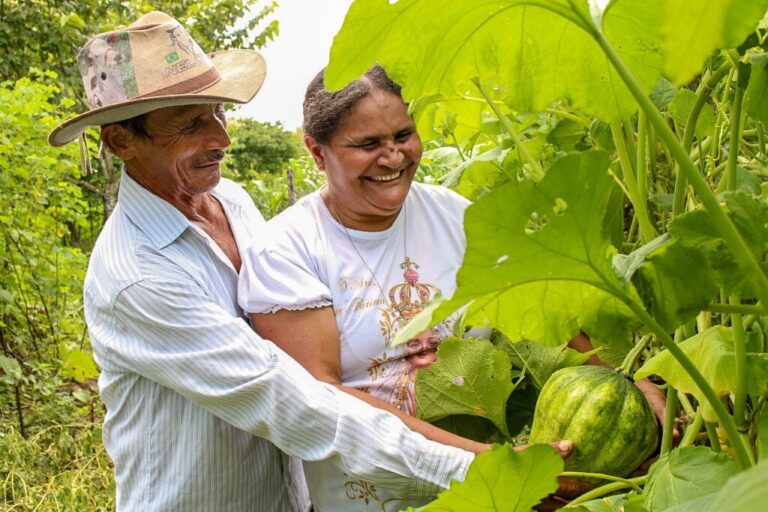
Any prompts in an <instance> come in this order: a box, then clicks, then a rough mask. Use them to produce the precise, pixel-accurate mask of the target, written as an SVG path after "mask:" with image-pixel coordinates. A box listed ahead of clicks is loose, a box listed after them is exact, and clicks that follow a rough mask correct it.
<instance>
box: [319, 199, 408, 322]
mask: <svg viewBox="0 0 768 512" xmlns="http://www.w3.org/2000/svg"><path fill="white" fill-rule="evenodd" d="M328 211H329V212H331V215H332V216H333V218H334V220H335V221H336V222H338V223H339V226H341V229H342V231H344V234H345V235H346V237H347V240H348V241H349V245H351V246H352V249H353V250H354V251H355V254H357V257H358V259H359V260H360V261H361V262H362V263H363V265H364V266H365V268H366V270H368V273H369V274H370V276H371V279H372V280H373V282H374V284H375V285H376V288H378V289H379V292H380V293H381V297H382V298H383V299H384V300H385V301H386V300H387V296H388V295H391V294H387V293H386V292H385V291H384V287H383V286H381V283H380V282H379V279H378V278H377V277H376V273H375V272H374V271H373V269H372V268H371V266H370V265H369V264H368V261H367V260H366V259H365V258H364V257H363V254H362V253H361V252H360V249H358V248H357V244H356V243H355V241H354V240H353V239H352V235H351V234H350V232H349V229H347V226H345V225H344V223H343V222H341V217H339V214H338V213H336V208H334V207H333V203H332V202H331V199H330V194H329V197H328ZM407 221H408V217H407V211H406V208H405V203H403V263H401V264H400V268H406V267H405V266H404V265H405V264H406V262H411V259H410V258H409V257H408V256H407V254H408V239H407V232H408V229H407V228H408V222H407ZM411 265H413V266H415V267H416V268H419V266H418V265H416V263H415V262H411ZM414 272H415V271H414ZM404 275H405V274H404ZM416 279H418V273H417V274H416ZM391 299H392V297H390V301H391V304H390V305H391V306H392V309H394V310H395V311H397V312H398V314H399V313H400V310H399V309H398V308H396V307H394V303H393V302H394V301H392V300H391ZM399 316H400V317H401V318H402V314H400V315H399Z"/></svg>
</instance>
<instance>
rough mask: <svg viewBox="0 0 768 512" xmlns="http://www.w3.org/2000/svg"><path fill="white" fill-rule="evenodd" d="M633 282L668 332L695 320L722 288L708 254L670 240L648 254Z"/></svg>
mask: <svg viewBox="0 0 768 512" xmlns="http://www.w3.org/2000/svg"><path fill="white" fill-rule="evenodd" d="M665 238H666V237H665ZM630 256H631V255H630ZM632 282H633V283H634V284H635V287H636V289H637V292H638V294H639V295H640V296H641V297H642V299H643V302H644V303H645V307H646V309H647V310H648V312H649V313H650V314H651V315H652V316H653V317H654V318H655V319H656V321H657V322H659V324H661V325H662V326H663V327H664V328H665V329H667V330H669V331H672V330H674V329H675V328H676V327H677V326H679V325H682V324H684V323H685V322H687V321H688V320H691V319H693V318H694V317H695V316H696V315H697V314H698V313H699V311H701V310H702V309H704V308H705V307H706V306H707V305H708V304H709V303H710V302H711V301H712V299H713V298H714V297H716V295H717V293H718V291H719V289H718V287H717V285H716V284H715V283H716V276H715V273H714V272H713V271H712V269H710V267H709V264H708V262H707V259H706V257H705V255H704V254H702V253H701V252H700V251H697V250H695V249H692V248H688V247H686V246H684V245H682V244H681V243H679V242H677V241H673V240H669V239H667V240H666V242H665V243H663V244H661V245H660V246H659V247H656V248H654V249H653V250H652V251H650V252H649V253H648V254H647V255H645V258H644V261H643V263H642V265H640V266H639V268H638V269H637V271H636V272H635V273H634V276H633V277H632Z"/></svg>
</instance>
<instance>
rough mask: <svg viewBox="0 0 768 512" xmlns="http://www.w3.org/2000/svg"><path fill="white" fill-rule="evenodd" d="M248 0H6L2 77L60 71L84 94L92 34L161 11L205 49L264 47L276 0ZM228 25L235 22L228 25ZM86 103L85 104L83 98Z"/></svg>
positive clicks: (67, 86) (69, 94) (0, 4)
mask: <svg viewBox="0 0 768 512" xmlns="http://www.w3.org/2000/svg"><path fill="white" fill-rule="evenodd" d="M254 3H256V4H259V3H262V2H260V1H259V0H257V1H256V2H254V1H249V0H202V1H201V0H173V1H171V0H150V1H147V0H61V1H57V2H50V1H48V0H1V1H0V51H1V52H2V54H3V55H4V57H3V59H2V62H0V81H4V80H17V79H19V78H21V77H23V76H26V75H27V74H28V73H29V68H30V66H36V67H40V68H43V69H50V70H53V71H55V72H56V73H57V74H58V75H59V79H58V82H59V83H60V84H61V92H62V96H63V97H66V98H84V95H83V90H82V88H83V86H82V81H81V78H80V75H79V72H78V70H77V64H76V58H77V52H78V50H79V49H80V47H82V46H83V44H85V42H86V41H87V40H88V38H89V37H90V36H92V35H95V34H98V33H101V32H106V31H108V30H112V29H114V28H116V27H119V26H125V25H128V24H130V23H132V22H133V21H134V20H136V19H137V18H138V17H139V16H141V15H142V14H144V13H147V12H150V11H153V10H160V11H164V12H166V13H168V14H169V15H171V16H173V17H175V18H176V19H178V20H179V21H180V22H181V23H182V24H183V25H184V26H185V27H186V28H187V29H188V30H189V31H190V33H191V34H192V37H193V38H195V40H196V41H197V42H198V43H199V44H200V46H201V47H202V48H203V50H206V51H214V50H225V49H228V48H261V47H263V46H264V45H265V44H266V43H267V42H268V41H270V40H272V39H274V38H275V37H276V36H277V34H278V24H277V21H276V20H270V17H271V15H272V14H273V13H274V11H275V9H276V8H277V2H274V1H269V0H265V1H264V2H263V6H261V7H255V6H254V5H253V4H254ZM229 27H235V28H233V29H231V30H228V28H229ZM84 104H85V103H84Z"/></svg>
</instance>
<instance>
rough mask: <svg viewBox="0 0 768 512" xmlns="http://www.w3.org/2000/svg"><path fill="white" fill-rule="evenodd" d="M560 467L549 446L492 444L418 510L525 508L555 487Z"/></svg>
mask: <svg viewBox="0 0 768 512" xmlns="http://www.w3.org/2000/svg"><path fill="white" fill-rule="evenodd" d="M562 469H563V461H562V460H561V459H560V457H559V456H558V455H557V454H556V453H555V451H554V450H553V449H552V448H550V447H549V446H544V445H538V446H533V447H531V448H530V449H528V450H525V451H523V452H516V451H515V450H514V449H513V448H512V447H511V446H510V445H494V446H493V448H492V449H491V451H489V452H486V453H481V454H480V455H478V456H477V458H476V459H475V462H474V463H473V464H472V466H471V467H470V469H469V472H468V473H467V477H466V479H465V480H464V481H463V482H456V481H455V480H454V481H452V482H451V487H450V489H448V490H447V491H445V492H443V493H441V494H440V496H438V498H437V499H436V500H435V501H433V502H432V503H429V504H428V505H426V506H425V507H422V508H420V509H419V511H420V512H421V511H424V512H452V511H456V510H473V511H477V512H481V511H489V512H490V511H494V510H504V511H505V512H523V511H526V512H527V511H529V510H531V507H533V506H534V505H536V504H537V503H538V502H539V501H540V500H541V497H542V496H546V495H547V494H549V493H551V492H554V491H555V489H556V488H557V480H556V477H557V474H558V473H560V472H561V471H562Z"/></svg>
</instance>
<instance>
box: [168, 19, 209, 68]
mask: <svg viewBox="0 0 768 512" xmlns="http://www.w3.org/2000/svg"><path fill="white" fill-rule="evenodd" d="M166 32H167V33H168V38H169V39H170V43H171V44H170V46H171V47H173V48H178V51H177V50H174V51H172V52H170V53H167V54H166V55H165V63H166V64H168V65H167V66H166V67H165V77H166V78H169V77H172V76H174V75H177V74H179V73H183V72H184V71H187V70H189V69H192V68H194V67H196V66H198V65H200V64H202V63H204V62H205V54H204V53H203V51H202V50H201V49H200V47H199V46H198V45H197V43H196V42H195V41H194V40H193V39H192V38H191V37H189V34H187V33H186V32H185V31H184V29H182V28H181V27H178V26H177V27H173V28H171V29H170V30H166ZM184 54H186V55H184ZM187 56H188V57H187ZM182 57H185V58H184V59H182Z"/></svg>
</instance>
